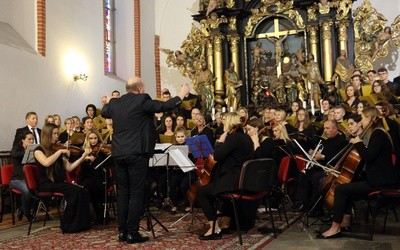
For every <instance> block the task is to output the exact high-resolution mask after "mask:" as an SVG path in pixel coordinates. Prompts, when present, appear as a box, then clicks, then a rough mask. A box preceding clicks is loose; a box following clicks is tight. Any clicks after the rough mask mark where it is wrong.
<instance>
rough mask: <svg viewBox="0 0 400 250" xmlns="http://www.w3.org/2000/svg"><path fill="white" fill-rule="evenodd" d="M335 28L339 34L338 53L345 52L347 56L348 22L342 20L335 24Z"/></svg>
mask: <svg viewBox="0 0 400 250" xmlns="http://www.w3.org/2000/svg"><path fill="white" fill-rule="evenodd" d="M336 27H337V28H338V33H339V37H338V39H339V51H341V50H345V51H346V53H347V55H348V48H347V27H349V21H347V20H342V21H340V22H337V23H336Z"/></svg>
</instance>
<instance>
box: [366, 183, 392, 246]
mask: <svg viewBox="0 0 400 250" xmlns="http://www.w3.org/2000/svg"><path fill="white" fill-rule="evenodd" d="M371 202H374V206H371ZM399 205H400V190H398V189H393V190H379V191H374V192H371V193H370V194H369V195H368V211H370V212H371V215H372V227H371V229H370V234H369V240H373V237H374V230H375V222H376V216H377V215H378V210H379V209H380V208H382V207H383V208H385V210H386V211H385V219H384V222H383V233H384V232H385V230H386V220H387V215H388V211H389V209H391V210H393V212H394V215H395V218H396V221H397V222H398V218H397V213H396V208H397V206H399Z"/></svg>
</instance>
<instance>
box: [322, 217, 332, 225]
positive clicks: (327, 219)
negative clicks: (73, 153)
mask: <svg viewBox="0 0 400 250" xmlns="http://www.w3.org/2000/svg"><path fill="white" fill-rule="evenodd" d="M321 221H322V222H323V223H325V224H328V223H331V222H332V221H333V215H330V216H328V217H325V218H322V219H321Z"/></svg>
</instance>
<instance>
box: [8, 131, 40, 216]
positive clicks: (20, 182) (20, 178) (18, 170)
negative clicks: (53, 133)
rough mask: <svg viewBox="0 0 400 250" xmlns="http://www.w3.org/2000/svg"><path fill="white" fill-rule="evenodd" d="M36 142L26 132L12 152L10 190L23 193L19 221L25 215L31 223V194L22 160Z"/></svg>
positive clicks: (30, 134) (28, 132)
mask: <svg viewBox="0 0 400 250" xmlns="http://www.w3.org/2000/svg"><path fill="white" fill-rule="evenodd" d="M33 141H34V138H33V133H32V132H31V131H29V130H25V131H23V132H22V134H20V141H19V142H18V143H17V144H16V145H15V146H14V147H13V148H12V150H11V159H12V163H13V166H14V170H13V173H12V176H11V181H10V188H13V189H17V190H19V191H21V193H22V195H21V207H20V208H19V210H18V220H22V217H23V216H24V215H25V216H26V218H27V219H28V220H29V221H30V220H31V218H32V216H31V206H32V199H31V192H30V191H29V189H28V186H27V185H26V180H25V173H24V165H23V164H22V159H23V158H24V154H25V150H26V149H27V148H28V146H29V145H30V144H32V143H33Z"/></svg>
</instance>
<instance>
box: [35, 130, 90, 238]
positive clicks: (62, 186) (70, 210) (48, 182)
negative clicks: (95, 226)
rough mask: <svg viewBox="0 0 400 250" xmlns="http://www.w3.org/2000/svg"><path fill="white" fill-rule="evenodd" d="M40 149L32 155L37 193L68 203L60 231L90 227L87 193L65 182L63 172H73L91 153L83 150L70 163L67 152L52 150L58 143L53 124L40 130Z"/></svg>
mask: <svg viewBox="0 0 400 250" xmlns="http://www.w3.org/2000/svg"><path fill="white" fill-rule="evenodd" d="M40 139H41V140H40V146H38V147H37V148H36V149H35V151H34V156H35V159H36V162H37V166H38V168H39V171H40V174H39V180H38V190H39V191H40V192H60V193H62V194H63V195H64V198H65V200H66V201H67V206H66V208H65V211H64V214H63V218H62V220H61V230H62V231H63V232H71V233H72V232H79V231H83V230H87V229H89V228H90V227H91V223H90V213H89V201H90V198H89V192H88V191H87V190H86V189H84V188H82V187H79V186H77V185H73V184H70V183H67V182H66V172H65V171H72V170H73V169H75V168H76V167H77V166H78V165H79V164H80V163H81V162H83V161H84V159H85V157H86V156H88V155H89V153H90V150H85V151H84V152H83V154H82V156H81V157H80V158H78V159H77V160H76V161H74V162H72V163H70V162H69V161H68V156H69V155H70V151H69V150H68V149H67V148H63V149H58V150H54V149H53V146H54V145H55V144H56V142H57V141H58V127H57V125H55V124H46V125H44V126H43V129H42V133H41V137H40Z"/></svg>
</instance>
